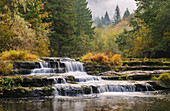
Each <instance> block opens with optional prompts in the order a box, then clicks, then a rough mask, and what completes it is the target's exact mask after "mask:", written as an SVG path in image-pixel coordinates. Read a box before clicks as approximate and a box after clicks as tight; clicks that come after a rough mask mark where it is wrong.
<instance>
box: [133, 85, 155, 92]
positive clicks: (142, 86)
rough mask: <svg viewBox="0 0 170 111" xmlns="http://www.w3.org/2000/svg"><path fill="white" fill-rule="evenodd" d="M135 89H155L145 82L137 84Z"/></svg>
mask: <svg viewBox="0 0 170 111" xmlns="http://www.w3.org/2000/svg"><path fill="white" fill-rule="evenodd" d="M135 91H154V88H152V87H151V86H148V85H144V84H135Z"/></svg>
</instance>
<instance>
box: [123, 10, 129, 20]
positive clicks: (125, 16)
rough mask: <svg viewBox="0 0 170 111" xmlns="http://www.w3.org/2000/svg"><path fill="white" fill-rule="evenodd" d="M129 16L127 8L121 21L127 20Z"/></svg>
mask: <svg viewBox="0 0 170 111" xmlns="http://www.w3.org/2000/svg"><path fill="white" fill-rule="evenodd" d="M129 16H130V12H129V10H128V8H127V9H126V11H125V13H124V15H123V19H125V18H127V17H129Z"/></svg>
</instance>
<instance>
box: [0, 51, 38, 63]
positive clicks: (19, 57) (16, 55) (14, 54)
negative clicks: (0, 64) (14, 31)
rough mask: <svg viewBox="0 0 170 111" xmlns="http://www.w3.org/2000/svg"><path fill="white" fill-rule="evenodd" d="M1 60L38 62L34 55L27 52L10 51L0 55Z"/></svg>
mask: <svg viewBox="0 0 170 111" xmlns="http://www.w3.org/2000/svg"><path fill="white" fill-rule="evenodd" d="M1 60H5V61H38V58H37V56H36V55H33V54H31V53H30V52H29V51H27V50H24V51H19V50H10V51H5V52H2V53H1Z"/></svg>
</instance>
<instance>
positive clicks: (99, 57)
mask: <svg viewBox="0 0 170 111" xmlns="http://www.w3.org/2000/svg"><path fill="white" fill-rule="evenodd" d="M108 60H109V57H108V56H107V55H105V54H104V53H97V54H94V55H93V56H92V57H91V61H93V62H99V63H108Z"/></svg>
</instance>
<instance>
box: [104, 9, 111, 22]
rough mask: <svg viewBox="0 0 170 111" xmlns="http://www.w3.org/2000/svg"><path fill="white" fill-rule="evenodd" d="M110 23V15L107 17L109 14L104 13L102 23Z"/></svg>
mask: <svg viewBox="0 0 170 111" xmlns="http://www.w3.org/2000/svg"><path fill="white" fill-rule="evenodd" d="M110 24H111V20H110V17H109V14H108V13H107V11H106V13H105V17H104V25H110Z"/></svg>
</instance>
